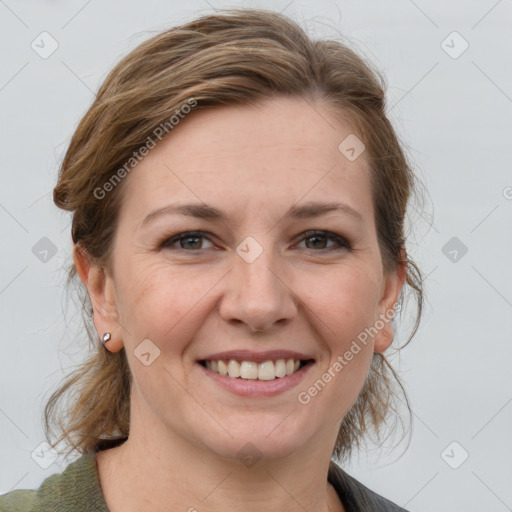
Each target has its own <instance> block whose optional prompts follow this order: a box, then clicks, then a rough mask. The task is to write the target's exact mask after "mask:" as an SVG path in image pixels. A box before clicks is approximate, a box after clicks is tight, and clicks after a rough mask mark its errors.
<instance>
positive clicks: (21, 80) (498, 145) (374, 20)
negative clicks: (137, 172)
mask: <svg viewBox="0 0 512 512" xmlns="http://www.w3.org/2000/svg"><path fill="white" fill-rule="evenodd" d="M235 6H236V7H240V6H245V7H264V8H270V9H273V10H276V11H283V12H284V13H285V14H288V15H290V16H292V17H293V18H295V19H298V20H304V22H305V23H306V24H307V26H308V27H309V30H310V31H311V32H312V33H313V34H314V35H318V36H322V37H338V36H339V34H338V33H337V31H339V32H340V33H341V34H342V35H343V36H344V37H346V38H347V39H348V40H349V41H350V42H351V44H352V46H353V47H354V48H355V49H356V50H359V51H361V52H362V53H364V54H365V55H366V56H367V57H368V58H370V59H371V60H372V61H373V62H374V63H375V64H376V65H377V66H378V67H379V68H380V69H381V70H383V72H384V73H385V75H386V77H387V80H388V91H387V92H388V111H389V115H390V117H391V119H392V121H393V122H394V124H395V126H396V128H397V130H398V132H399V133H400V135H401V137H402V138H403V140H404V142H405V143H406V144H407V146H408V147H409V152H410V156H411V158H412V160H413V163H414V165H415V167H416V168H417V169H418V172H419V174H420V177H421V179H422V180H423V181H424V182H425V184H426V185H427V188H428V190H429V193H430V201H428V202H427V204H426V205H425V207H424V210H423V211H422V212H418V210H417V209H416V212H415V211H411V214H412V216H411V220H410V222H409V225H410V226H411V232H410V236H409V241H408V243H409V245H408V249H409V252H410V254H411V255H412V257H414V258H415V259H416V260H417V262H418V264H419V265H420V266H421V268H422V269H423V272H424V274H425V275H427V276H428V277H427V280H426V284H425V289H426V294H427V304H426V308H425V313H424V318H423V323H422V326H421V328H420V331H419V332H418V335H417V337H416V338H415V339H414V340H413V341H412V342H411V343H410V344H409V345H408V346H407V347H406V348H405V349H404V350H403V351H402V353H401V355H400V356H399V357H398V356H397V357H393V358H392V360H393V362H394V364H395V366H396V367H397V368H398V370H399V372H400V375H401V376H402V379H403V381H404V384H405V385H406V388H407V391H408V395H409V398H410V401H411V405H412V409H413V411H414V415H413V427H412V437H411V443H410V445H409V447H408V449H407V451H406V452H405V453H404V454H403V455H401V454H402V452H403V451H404V449H405V448H406V440H405V441H403V442H402V444H400V445H399V446H398V448H396V449H395V450H394V451H391V450H390V448H389V447H388V448H389V449H386V450H382V449H376V448H372V447H371V446H370V447H369V448H368V451H367V452H366V454H363V455H361V457H359V458H354V460H353V461H352V462H351V464H350V465H348V466H347V467H346V469H347V470H348V471H349V472H350V473H351V474H352V475H353V476H355V477H356V478H358V479H359V480H360V481H362V482H363V483H364V484H366V485H367V486H368V487H370V488H371V489H373V490H374V491H376V492H378V493H379V494H382V495H384V496H386V497H388V498H389V499H391V500H393V501H395V502H396V503H398V504H399V505H402V506H405V507H406V508H408V509H409V510H411V511H414V512H427V511H428V512H430V511H432V510H436V511H438V512H445V511H446V512H448V511H450V512H454V511H465V512H468V511H469V512H472V511H475V512H476V511H483V510H485V511H486V512H490V511H496V512H500V511H505V510H512V508H511V507H512V485H511V481H512V457H511V455H512V436H510V431H511V428H510V427H511V422H512V404H511V402H512V387H511V383H512V377H511V371H510V369H511V360H512V344H511V343H510V341H511V336H510V329H509V320H510V318H511V312H512V310H511V308H512V284H511V283H512V266H511V265H510V263H511V250H512V188H511V187H512V172H511V164H510V162H511V160H512V158H511V157H512V151H511V145H512V144H511V142H512V124H511V117H512V66H511V58H510V53H511V50H512V1H510V0H500V1H495V0H489V1H487V0H485V1H484V0H482V1H471V2H469V1H462V0H460V1H446V0H444V1H439V0H435V1H430V2H427V1H426V0H421V1H420V0H417V1H415V2H413V1H412V0H397V1H393V2H391V1H388V2H378V1H364V2H363V1H359V2H357V1H355V0H354V1H339V2H334V1H332V0H315V1H314V2H313V0H309V1H302V2H301V1H298V0H292V1H291V2H290V1H289V0H286V1H276V2H273V3H271V2H269V1H268V2H255V1H252V2H222V1H220V0H215V1H214V0H212V1H211V2H206V1H191V2H188V5H187V6H186V9H185V8H184V3H183V2H177V1H174V0H173V1H169V0H167V1H163V0H146V1H145V2H136V1H134V0H126V1H123V2H120V1H112V0H110V1H106V2H99V1H98V0H89V1H87V0H70V1H68V2H59V1H49V0H37V1H34V0H31V1H30V0H24V1H20V0H5V1H4V0H0V41H1V43H0V51H1V66H0V109H1V110H0V112H1V117H0V119H1V123H0V130H1V133H0V145H1V156H2V162H1V165H0V172H1V178H0V179H1V187H0V237H1V252H0V255H1V265H0V325H1V328H2V338H1V343H2V351H1V353H2V357H1V358H0V379H1V380H0V390H1V391H0V393H1V395H0V432H1V436H0V454H1V455H0V494H3V493H5V492H8V491H10V490H12V489H22V488H36V487H38V486H39V485H40V483H41V482H42V481H43V480H44V478H46V477H48V476H49V475H51V474H53V473H57V472H60V471H62V470H63V469H64V468H65V466H66V465H67V464H68V463H69V462H70V461H69V460H66V461H63V460H62V459H60V458H59V459H57V460H53V459H52V458H51V456H50V455H43V456H42V457H40V458H39V459H38V457H37V450H36V448H38V446H39V445H40V443H41V442H42V441H43V433H42V426H41V413H42V405H43V403H44V401H45V400H46V399H47V398H48V397H49V395H50V392H51V391H52V390H54V389H55V387H56V386H57V384H58V382H59V381H60V380H61V378H62V377H63V376H64V374H65V373H66V371H67V370H69V369H70V368H71V367H72V366H73V365H75V364H78V363H80V361H81V360H82V359H83V358H84V356H85V352H86V350H87V349H88V346H87V343H86V342H85V341H82V339H79V338H78V336H79V333H80V332H81V330H80V328H81V324H80V319H79V317H78V316H77V315H76V311H75V309H74V306H73V304H72V303H69V308H68V314H67V316H65V315H64V313H65V310H66V306H67V305H68V299H67V297H66V294H65V291H64V280H65V277H66V276H65V271H64V270H63V267H64V266H65V265H66V264H68V263H69V262H70V255H71V242H70V232H69V224H70V217H69V216H68V214H65V213H63V212H60V211H59V210H58V209H57V208H56V207H55V206H54V205H53V203H52V188H53V186H54V184H55V181H56V175H57V169H58V165H59V163H60V161H61V159H62V157H63V155H64V152H65V150H66V148H67V145H68V144H69V141H70V138H71V135H72V133H73V131H74V129H75V127H76V125H77V123H78V121H79V119H80V118H81V116H82V115H83V114H84V113H85V111H86V109H87V108H88V106H89V105H90V103H91V102H92V100H93V97H94V91H96V90H97V88H98V87H99V85H100V84H101V82H102V81H103V79H104V78H105V76H106V74H107V72H108V71H109V70H110V69H111V68H112V66H113V65H114V64H115V63H116V62H117V61H118V60H119V59H120V58H121V57H122V56H124V55H125V54H126V53H128V52H129V51H130V50H131V49H132V48H134V47H135V46H137V45H138V44H139V43H140V42H142V41H143V40H145V39H147V38H148V37H149V36H150V35H152V33H153V32H149V31H159V30H163V29H165V28H166V27H168V26H169V25H174V24H178V23H180V22H182V21H183V20H185V19H187V20H188V19H191V18H192V17H193V16H195V15H196V14H199V13H207V12H213V10H214V9H219V8H222V7H235ZM332 27H334V29H333V28H332ZM43 31H47V32H49V33H50V34H51V36H52V37H53V38H54V39H55V40H56V41H57V42H58V49H57V50H56V51H55V53H53V54H52V55H51V56H49V57H48V58H46V59H43V58H41V57H40V55H39V54H38V53H36V52H35V51H34V50H33V49H32V47H31V43H32V42H33V41H34V40H35V41H36V43H37V41H40V38H38V36H39V34H40V33H41V32H43ZM454 31H456V32H458V33H459V34H460V36H461V37H462V38H463V39H461V38H460V37H459V36H457V35H453V34H452V33H453V32H454ZM464 40H465V41H467V43H468V44H469V47H468V48H467V49H466V51H464V52H463V53H462V54H460V55H459V53H460V52H461V50H462V49H463V48H464ZM443 41H445V42H444V43H443ZM45 47H46V48H48V47H49V46H48V45H45ZM450 47H451V48H450ZM447 51H448V52H451V53H452V55H451V56H450V55H449V54H448V53H447ZM454 56H456V57H457V58H454ZM507 187H508V188H507ZM44 237H46V238H47V239H49V240H50V241H51V244H52V245H50V244H49V242H48V241H47V240H43V241H41V239H42V238H44ZM453 237H456V239H457V240H455V241H452V242H449V241H450V239H452V238H453ZM447 243H449V245H446V244H447ZM462 244H463V245H464V246H465V247H466V248H467V253H465V254H463V250H462V249H463V246H462ZM34 247H35V249H34ZM48 247H50V248H53V251H56V254H53V253H52V252H51V250H50V252H48V254H47V255H45V254H44V253H42V252H41V251H42V250H43V249H48ZM443 248H444V252H443ZM454 250H455V251H457V253H454V252H453V251H454ZM455 257H456V258H455ZM45 258H46V261H44V259H45ZM454 258H455V261H453V260H454ZM405 333H406V330H405V328H402V329H400V331H399V333H398V336H397V339H398V340H400V338H401V337H402V340H403V336H404V335H405ZM395 441H396V442H398V441H399V437H398V438H396V439H395ZM396 442H395V444H396ZM453 442H456V443H457V444H456V445H451V443H453ZM388 445H389V446H391V443H387V444H386V446H388ZM449 445H451V446H449ZM447 447H448V448H447ZM39 449H41V448H39ZM34 450H36V452H34ZM466 452H467V453H468V454H469V456H468V458H467V460H465V461H464V462H463V463H462V464H461V462H462V460H463V458H464V455H465V453H466ZM33 453H35V454H36V455H34V458H33V455H32V454H33ZM34 459H36V460H39V464H37V463H36V462H35V461H34ZM459 464H460V465H459ZM41 465H42V466H44V467H41ZM46 466H47V467H46ZM456 466H458V467H457V468H456V469H454V467H456Z"/></svg>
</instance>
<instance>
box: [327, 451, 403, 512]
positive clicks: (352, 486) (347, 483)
mask: <svg viewBox="0 0 512 512" xmlns="http://www.w3.org/2000/svg"><path fill="white" fill-rule="evenodd" d="M328 479H329V482H330V483H331V484H332V486H333V487H334V488H335V489H336V492H337V493H338V495H339V496H340V499H341V500H342V503H343V505H344V506H345V509H346V510H347V512H359V511H365V510H371V511H372V512H407V510H406V509H404V508H402V507H400V506H399V505H397V504H395V503H393V502H392V501H390V500H388V499H386V498H384V497H383V496H380V495H379V494H377V493H376V492H373V491H372V490H371V489H368V487H366V486H365V485H363V484H362V483H361V482H359V481H358V480H356V479H355V478H354V477H352V476H350V475H349V474H348V473H346V472H345V471H343V470H342V469H341V468H340V467H339V466H338V465H337V464H336V463H335V462H334V461H331V463H330V465H329V478H328Z"/></svg>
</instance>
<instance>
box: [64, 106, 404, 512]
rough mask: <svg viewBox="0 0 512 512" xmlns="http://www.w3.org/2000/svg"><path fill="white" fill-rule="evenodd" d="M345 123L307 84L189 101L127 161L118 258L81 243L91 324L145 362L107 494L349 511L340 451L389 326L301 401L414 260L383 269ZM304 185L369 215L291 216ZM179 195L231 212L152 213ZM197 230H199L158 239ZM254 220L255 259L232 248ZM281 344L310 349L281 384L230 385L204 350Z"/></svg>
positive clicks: (111, 500) (159, 503)
mask: <svg viewBox="0 0 512 512" xmlns="http://www.w3.org/2000/svg"><path fill="white" fill-rule="evenodd" d="M310 105H313V106H314V108H311V106H310ZM351 133H353V130H352V129H351V127H350V126H349V125H348V124H346V123H342V122H341V121H340V120H339V119H337V118H335V117H334V114H333V113H332V110H329V107H328V106H326V105H324V104H321V103H318V102H317V103H309V104H308V103H307V102H305V101H304V100H303V99H301V98H283V97H277V98H270V99H267V100H265V101H264V102H262V103H260V104H259V105H258V106H257V107H245V106H243V107H242V106H230V107H219V108H215V109H209V110H198V111H196V112H192V113H191V114H189V115H188V116H187V117H186V118H185V119H184V120H182V121H181V122H180V124H179V125H178V126H177V127H176V128H175V129H174V130H173V132H172V133H171V135H172V136H171V137H169V138H168V139H165V140H164V141H163V142H162V143H161V144H160V145H158V146H157V147H156V148H155V149H153V150H152V151H151V152H150V153H149V154H148V156H146V157H145V158H144V160H143V161H142V162H141V163H140V164H139V165H137V167H135V168H134V169H133V170H132V172H131V174H130V175H129V176H128V177H127V178H125V182H124V183H123V184H122V186H123V187H125V189H124V191H123V192H124V198H123V203H122V207H121V211H120V217H119V224H118V227H117V231H116V237H115V240H114V251H113V257H112V261H111V266H110V270H108V269H104V270H102V269H100V268H99V267H98V266H96V265H95V264H93V263H91V262H90V261H89V260H88V258H87V256H86V255H84V253H82V252H81V251H79V250H78V247H75V250H74V259H75V263H76V265H77V269H78V272H79V275H80V277H81V279H82V281H83V282H84V283H85V285H86V286H87V288H88V290H89V294H90V297H91V300H92V303H93V310H94V323H95V326H96V329H97V332H98V333H99V334H100V335H102V334H103V333H104V332H110V333H112V339H111V341H109V342H108V343H107V347H108V349H109V350H111V351H112V352H117V351H119V350H121V349H122V348H123V347H124V348H125V350H126V354H127V358H128V362H129V365H130V368H131V371H132V374H133V377H134V385H133V387H132V394H131V418H130V435H129V438H128V440H127V441H126V442H125V443H124V444H123V445H122V446H120V447H117V448H113V449H109V450H105V451H103V452H100V453H99V454H98V455H97V462H98V472H99V477H100V483H101V486H102V489H103V492H104V495H105V499H106V502H107V505H108V507H109V509H110V510H111V511H113V512H117V511H123V512H127V511H128V512H130V511H132V510H133V511H136V510H154V511H162V512H164V511H165V512H167V511H168V512H170V511H176V510H183V511H187V510H190V511H191V510H194V509H196V510H198V511H200V512H203V511H211V512H214V511H215V512H216V511H225V510H244V511H246V512H252V511H254V512H256V511H258V512H259V511H261V510H266V511H270V512H272V511H282V510H292V511H295V510H297V511H299V510H300V511H304V510H315V511H327V510H331V511H332V510H336V511H341V510H344V508H343V505H342V503H341V502H340V500H339V498H338V496H337V494H336V493H335V491H334V489H333V488H332V487H331V486H330V485H329V484H327V471H328V465H329V461H330V458H331V454H332V450H333V448H334V443H335V440H336V436H337V433H338V429H339V426H340V423H341V420H342V419H343V417H344V415H345V414H346V413H347V412H348V410H349V409H350V407H351V406H352V405H353V403H354V401H355V400H356V398H357V396H358V394H359V392H360V391H361V388H362V386H363V384H364V381H365V378H366V375H367V373H368V369H369V367H370V364H371V359H372V354H373V353H374V352H383V351H384V350H386V349H387V348H388V347H389V345H390V344H391V342H392V338H393V329H392V326H391V325H390V324H389V323H386V324H385V327H384V328H382V329H381V330H380V331H379V332H378V334H377V335H376V336H375V337H374V338H373V339H372V338H369V341H368V343H367V344H366V345H361V351H360V352H359V353H358V354H357V355H355V356H354V358H353V359H352V360H351V361H350V362H349V363H348V364H347V365H346V366H345V367H344V368H343V370H342V371H340V372H337V373H336V377H335V378H333V379H332V380H331V381H330V382H329V384H328V385H326V386H325V388H324V389H322V391H321V392H319V393H318V394H317V395H316V396H315V397H313V398H312V399H311V401H310V402H309V403H308V404H306V405H304V404H301V403H300V402H299V401H298V400H297V395H298V393H299V392H300V391H307V390H308V388H309V387H310V386H312V384H313V383H314V382H315V381H317V380H318V379H319V378H321V376H322V374H324V373H325V372H326V371H327V370H328V369H329V368H331V367H332V366H333V364H334V363H335V361H336V360H337V357H338V356H340V355H343V354H344V353H345V352H346V350H348V348H349V347H350V345H351V343H352V342H353V340H355V339H356V338H357V336H358V334H359V333H361V332H362V331H364V329H365V328H366V327H369V326H371V325H373V324H374V323H375V322H376V320H377V319H378V318H379V315H382V314H384V313H386V312H388V311H389V310H390V309H392V308H393V306H394V305H395V303H396V301H397V299H398V297H399V294H400V290H401V288H402V286H403V283H404V279H405V268H404V266H403V265H400V266H397V268H396V269H395V270H394V271H392V272H390V273H385V272H384V271H383V263H382V259H381V252H380V250H379V244H378V240H377V233H376V228H375V222H374V209H373V204H372V195H371V188H370V178H369V169H368V164H367V162H366V160H365V158H364V157H365V154H364V153H363V154H362V155H361V156H360V157H359V158H357V159H356V160H355V161H352V162H351V161H349V160H348V159H347V158H346V157H345V156H344V155H343V154H342V153H340V151H339V150H338V145H339V144H340V142H341V141H343V139H345V137H347V136H348V135H349V134H351ZM104 200H108V196H107V198H106V199H104ZM309 201H323V202H325V201H341V202H344V203H346V204H348V205H350V206H351V207H352V208H354V209H355V210H357V211H358V212H359V213H360V215H361V217H362V219H360V220H358V219H357V218H355V217H352V216H350V215H348V214H346V213H344V212H330V213H327V214H325V215H323V216H321V217H318V218H311V219H286V218H285V217H284V214H285V212H286V211H287V210H288V208H289V207H291V206H294V205H300V204H302V203H304V202H309ZM176 202H204V203H206V204H208V205H211V206H214V207H217V208H219V209H221V210H224V211H225V212H226V215H227V216H228V218H227V221H226V222H214V221H211V220H204V219H195V218H193V217H185V216H180V215H164V216H160V217H158V218H155V219H154V221H152V222H149V223H147V225H143V224H142V220H143V219H144V218H145V217H146V216H147V215H148V214H149V213H150V212H152V211H153V210H155V209H157V208H160V207H163V206H167V205H169V204H171V203H176ZM192 230H200V231H204V232H205V234H204V238H199V239H195V238H192V239H188V240H187V238H186V237H185V239H182V241H181V243H180V241H177V242H175V243H174V248H172V247H170V246H169V247H166V248H160V243H161V242H162V241H163V240H165V239H166V238H167V239H168V238H170V237H171V236H174V235H176V234H180V233H183V232H186V231H192ZM307 230H324V231H328V232H332V233H335V234H338V235H340V236H341V237H343V238H345V239H346V240H347V241H348V242H349V243H350V246H351V248H350V249H349V248H347V247H344V246H341V247H340V248H337V249H332V250H329V248H331V247H334V248H336V247H337V244H336V242H334V241H333V240H331V239H329V238H327V237H325V235H324V236H321V237H320V239H318V240H317V239H315V238H314V237H313V238H312V236H311V235H306V236H304V235H303V233H304V232H305V231H307ZM247 236H252V237H253V238H254V239H255V240H256V241H257V242H258V244H259V245H260V246H261V247H262V249H263V252H262V254H261V255H260V256H259V257H258V258H257V259H256V260H255V261H254V262H252V263H247V262H246V261H245V260H244V259H242V258H241V257H240V256H239V255H238V254H237V252H236V248H237V246H238V245H239V244H240V243H241V242H242V241H243V240H244V239H245V238H246V237H247ZM145 339H150V340H151V342H152V343H153V344H154V345H155V346H157V347H158V348H159V350H160V355H159V357H158V358H156V359H155V360H154V361H153V362H152V363H151V364H150V365H149V366H145V365H144V364H142V363H141V361H140V360H139V359H138V358H137V357H136V356H135V355H134V350H135V349H136V348H137V346H138V345H139V344H140V343H141V342H142V340H145ZM283 348H284V349H290V350H296V351H299V352H304V353H306V354H309V355H311V357H312V358H314V359H315V364H314V366H313V367H312V368H311V369H310V370H309V373H308V374H307V375H306V377H305V379H304V380H303V381H302V382H301V383H300V384H299V385H298V386H297V387H296V388H294V389H291V390H288V391H286V392H284V393H282V394H280V395H278V396H275V397H271V398H242V397H238V396H235V395H232V394H230V393H229V392H228V391H226V390H224V389H222V388H220V387H219V386H217V385H216V384H213V383H212V381H211V380H210V379H208V378H207V377H205V376H204V375H203V373H202V372H201V368H200V367H199V366H198V364H197V363H196V359H198V358H200V356H205V355H207V354H208V353H213V352H218V351H221V350H233V349H248V350H254V351H264V350H271V349H283ZM248 441H250V442H251V443H252V444H253V445H254V446H255V447H256V449H257V450H258V454H259V455H260V456H261V458H260V459H259V461H258V462H257V463H256V464H255V465H253V466H251V467H246V465H244V464H243V463H242V462H241V461H240V458H239V457H238V456H237V452H238V451H239V450H240V449H241V448H242V447H243V446H244V445H245V444H246V443H247V442H248Z"/></svg>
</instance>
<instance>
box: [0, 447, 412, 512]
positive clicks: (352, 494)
mask: <svg viewBox="0 0 512 512" xmlns="http://www.w3.org/2000/svg"><path fill="white" fill-rule="evenodd" d="M124 440H126V438H123V439H122V441H124ZM118 444H119V442H116V441H115V442H114V443H111V442H110V443H109V442H105V443H104V444H103V449H105V448H107V447H113V446H116V445H118ZM99 449H101V448H97V449H96V450H91V451H88V452H86V453H85V454H83V455H82V456H81V457H80V458H78V459H77V460H76V461H75V462H72V463H71V464H69V465H68V466H67V467H66V469H65V470H64V471H63V472H62V473H57V474H54V475H50V476H49V477H48V478H46V479H45V480H44V481H43V483H42V484H41V486H40V487H39V488H38V489H17V490H14V491H11V492H8V493H7V494H4V495H2V496H0V512H108V508H107V505H106V503H105V498H104V496H103V492H102V490H101V486H100V481H99V476H98V469H97V466H96V452H97V451H99ZM328 481H329V482H330V483H331V484H332V486H333V487H334V489H335V490H336V492H337V493H338V496H339V497H340V500H341V502H342V503H343V506H344V507H345V510H346V511H347V512H407V511H406V510H405V509H403V508H400V507H399V506H397V505H395V504H394V503H392V502H391V501H389V500H387V499H385V498H383V497H382V496H379V495H378V494H376V493H374V492H373V491H371V490H370V489H368V488H367V487H365V486H364V485H363V484H361V483H360V482H358V481H357V480H355V479H354V478H352V477H351V476H350V475H348V474H347V473H345V471H343V470H342V469H341V468H340V467H339V466H338V465H337V464H336V463H335V462H333V461H331V462H330V465H329V473H328Z"/></svg>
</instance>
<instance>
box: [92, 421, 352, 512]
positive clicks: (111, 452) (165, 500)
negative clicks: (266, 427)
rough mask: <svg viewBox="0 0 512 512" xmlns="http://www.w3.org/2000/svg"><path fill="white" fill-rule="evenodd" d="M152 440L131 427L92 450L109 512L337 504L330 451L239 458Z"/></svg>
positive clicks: (326, 510) (248, 511) (331, 511)
mask: <svg viewBox="0 0 512 512" xmlns="http://www.w3.org/2000/svg"><path fill="white" fill-rule="evenodd" d="M157 439H159V438H158V436H146V435H144V434H143V433H142V432H139V430H138V429H137V428H136V427H135V426H134V425H132V428H131V429H130V437H129V438H128V439H127V441H126V442H124V443H123V444H122V445H120V446H118V447H116V448H111V449H108V450H104V451H101V452H99V453H98V454H97V463H98V472H99V477H100V483H101V487H102V490H103V494H104V496H105V500H106V503H107V507H108V508H109V510H110V511H111V512H118V511H119V512H120V511H123V512H131V511H132V510H133V511H138V510H153V511H155V512H171V511H176V510H183V511H188V512H220V511H225V510H244V512H259V511H261V510H265V511H268V512H274V511H276V512H277V511H279V512H281V511H282V510H287V511H292V512H295V511H297V512H303V511H304V510H315V511H319V512H343V510H344V508H343V505H342V504H341V502H340V500H339V497H338V495H337V494H336V491H335V490H334V488H333V487H332V486H331V485H330V484H328V483H327V473H328V468H329V460H330V457H329V458H328V459H327V461H325V457H323V458H322V459H319V458H318V454H317V453H315V452H314V451H310V452H309V453H310V455H306V454H305V453H297V454H296V453H294V454H293V455H292V456H290V457H287V458H286V459H284V460H264V459H263V458H262V459H259V460H258V461H256V462H255V463H254V461H253V462H252V463H251V461H246V462H245V463H242V462H241V461H240V460H232V459H227V458H224V457H219V456H218V455H217V454H215V453H213V452H211V451H209V450H206V449H205V448H204V447H198V446H195V445H191V444H190V443H189V442H187V441H186V440H184V439H182V438H175V437H172V436H171V437H170V438H169V437H168V434H167V436H166V437H165V442H161V440H158V441H157ZM323 461H325V463H324V462H323Z"/></svg>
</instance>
